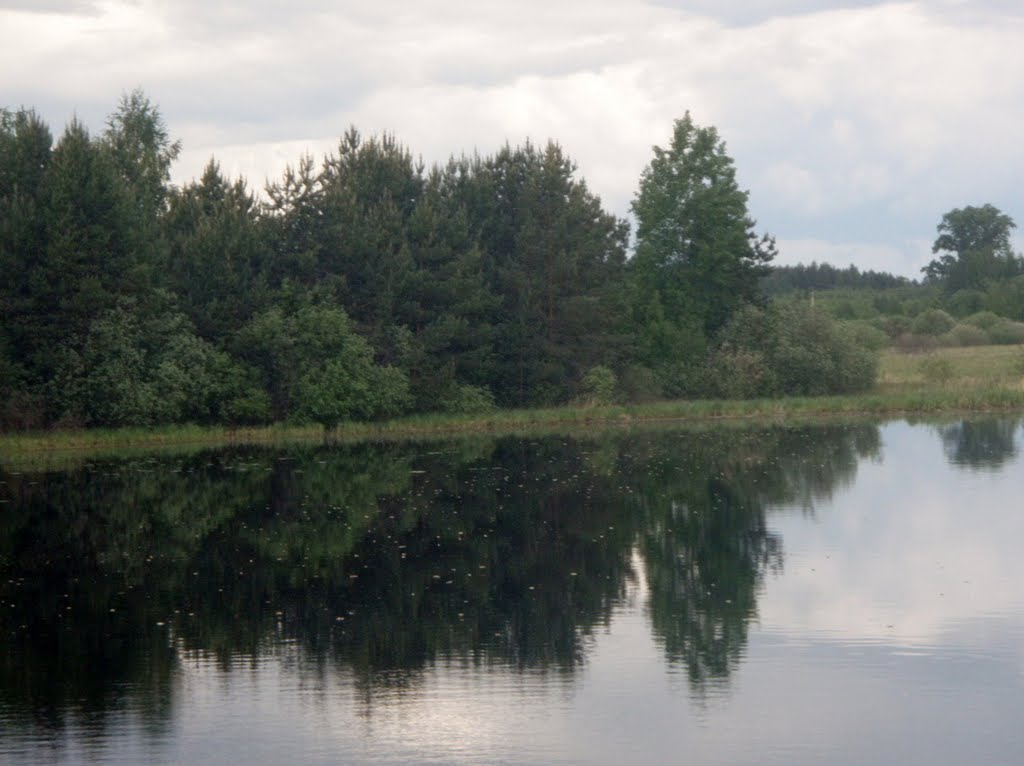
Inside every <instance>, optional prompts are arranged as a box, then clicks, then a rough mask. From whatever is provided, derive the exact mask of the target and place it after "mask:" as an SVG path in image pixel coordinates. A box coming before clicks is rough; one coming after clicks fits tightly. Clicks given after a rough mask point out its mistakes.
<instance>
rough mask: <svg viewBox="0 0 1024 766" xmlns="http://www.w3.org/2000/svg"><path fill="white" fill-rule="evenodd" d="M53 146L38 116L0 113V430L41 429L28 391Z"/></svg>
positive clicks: (22, 112) (37, 319) (35, 341)
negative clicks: (16, 426) (7, 426)
mask: <svg viewBox="0 0 1024 766" xmlns="http://www.w3.org/2000/svg"><path fill="white" fill-rule="evenodd" d="M52 145H53V136H52V134H51V133H50V129H49V127H47V125H46V124H45V123H44V122H43V121H42V120H41V119H40V118H39V117H38V116H37V115H36V114H35V113H34V112H31V111H27V110H20V111H18V112H11V111H6V110H0V274H2V275H3V278H2V279H0V400H2V401H3V402H5V405H3V406H0V428H3V427H4V426H5V425H7V424H11V425H15V424H16V425H21V426H26V427H29V426H33V425H35V426H38V425H40V424H41V423H40V419H41V417H42V413H41V411H40V408H39V406H38V402H33V401H32V400H33V399H34V397H32V396H30V395H29V390H30V389H32V388H34V387H36V386H37V385H38V384H39V383H40V382H41V381H40V380H39V378H38V376H36V375H35V374H34V372H35V371H34V370H33V368H32V365H31V358H32V357H33V355H34V350H35V349H36V348H37V346H38V343H39V338H38V337H37V336H36V333H37V331H38V329H39V323H40V317H39V316H38V313H39V307H38V305H37V303H36V300H35V292H36V290H37V288H38V281H37V278H36V268H37V264H39V263H40V262H41V261H42V259H43V257H44V254H45V250H46V239H47V225H46V222H47V216H46V194H47V192H46V182H47V175H48V172H49V166H50V155H51V150H52Z"/></svg>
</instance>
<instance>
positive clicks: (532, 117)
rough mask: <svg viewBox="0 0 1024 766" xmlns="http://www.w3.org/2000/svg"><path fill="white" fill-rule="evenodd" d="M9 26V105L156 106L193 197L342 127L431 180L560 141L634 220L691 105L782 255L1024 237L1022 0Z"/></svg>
mask: <svg viewBox="0 0 1024 766" xmlns="http://www.w3.org/2000/svg"><path fill="white" fill-rule="evenodd" d="M0 30H2V35H3V40H4V44H3V45H2V46H0V106H7V107H18V106H31V107H35V108H36V109H37V111H39V112H40V113H41V114H42V115H43V116H44V117H45V118H46V119H47V120H48V121H49V122H50V124H51V125H52V126H53V128H54V130H55V132H59V131H60V130H61V129H62V128H63V125H64V123H65V122H66V121H67V119H68V118H69V117H70V116H71V115H73V114H77V115H78V116H79V118H80V119H82V120H83V121H84V122H86V124H87V125H89V126H90V127H91V128H92V129H93V130H100V129H102V126H103V122H104V119H105V117H106V115H107V114H108V113H109V112H110V111H111V110H112V109H113V108H114V107H115V105H116V103H117V101H118V99H119V97H120V95H121V94H122V93H124V92H125V91H128V90H131V89H132V88H135V87H141V88H143V90H145V92H146V93H147V95H148V96H149V97H150V99H151V100H152V101H153V102H154V103H156V104H157V105H158V106H159V107H160V109H161V111H162V113H163V115H164V117H165V119H166V122H167V123H168V126H169V128H170V130H171V132H172V134H173V135H174V136H175V137H177V138H180V139H181V140H182V142H183V144H184V151H183V154H182V157H181V159H180V160H179V162H178V164H177V166H176V168H175V171H174V180H175V181H176V182H177V183H183V182H185V181H187V180H189V179H190V178H192V177H194V176H195V175H197V174H198V173H199V172H200V171H201V169H202V166H203V165H204V164H205V162H206V161H207V160H208V159H209V157H210V156H215V157H216V158H217V159H218V160H219V161H220V162H221V165H222V168H223V169H224V170H225V171H226V172H228V173H230V174H232V175H243V176H244V177H245V178H247V179H248V181H249V182H250V184H251V185H253V186H255V187H257V188H259V187H262V186H263V184H264V181H265V180H266V179H267V178H268V177H269V178H271V179H273V178H276V177H277V176H278V174H279V173H280V172H281V170H282V169H283V168H284V166H285V164H286V163H294V162H295V161H296V159H297V158H298V157H299V156H300V155H301V154H302V153H303V152H311V153H313V154H314V155H322V154H323V153H324V152H327V151H330V150H331V149H332V147H333V146H335V145H336V142H337V139H338V136H340V135H341V133H342V132H343V131H344V130H345V129H346V128H347V127H349V126H350V125H355V126H356V127H358V128H359V129H360V130H361V131H362V132H363V133H364V134H371V133H379V132H381V131H389V132H392V133H394V134H395V135H396V136H397V137H398V138H399V140H401V141H402V142H403V143H405V144H406V145H407V146H408V147H409V148H410V149H411V150H412V151H413V153H414V154H417V155H420V156H422V158H423V159H424V160H425V161H427V162H428V163H430V162H435V161H443V160H444V159H446V158H447V157H448V156H449V155H451V154H460V153H464V152H466V153H471V152H473V151H479V152H480V153H483V154H489V153H491V152H493V151H495V150H496V149H497V148H498V147H500V146H501V145H502V144H503V143H504V142H505V141H509V142H511V143H513V144H515V143H521V142H522V141H524V140H525V139H527V138H530V139H531V140H533V141H535V142H541V143H543V142H545V141H547V140H548V139H554V140H556V141H558V142H559V143H560V144H561V145H562V146H563V147H564V148H565V150H566V151H567V152H568V153H569V154H570V156H572V157H573V158H574V159H575V160H576V162H577V164H578V165H579V170H580V173H581V175H582V176H583V177H584V178H586V180H587V182H588V184H589V185H590V187H591V188H592V189H593V190H594V191H596V192H597V193H598V194H600V195H601V197H602V199H603V200H604V202H605V205H606V206H607V207H608V208H609V209H611V210H613V211H615V212H617V213H619V214H620V215H626V214H628V211H629V202H630V200H631V199H632V196H633V193H634V191H635V189H636V185H637V178H638V177H639V174H640V172H641V170H642V169H643V167H644V165H645V164H646V163H647V161H648V160H649V158H650V156H651V146H652V145H655V144H665V143H667V141H668V139H669V136H670V133H671V128H672V120H673V119H674V118H676V117H679V116H682V114H683V113H684V112H685V111H686V110H690V112H691V113H692V115H693V117H694V119H695V120H696V121H697V122H698V123H699V124H702V125H714V126H715V127H717V128H718V130H719V132H720V133H721V135H722V137H723V138H724V139H725V140H726V142H727V145H728V151H729V153H730V155H731V156H732V157H733V158H734V159H735V161H736V165H737V169H738V174H739V180H740V183H741V185H742V186H743V187H744V188H746V189H749V190H750V208H751V212H752V214H753V215H754V216H755V217H756V218H757V219H758V222H759V229H762V230H767V231H770V232H772V233H774V234H775V235H776V236H777V238H778V241H779V246H780V253H781V255H780V262H783V263H792V262H799V261H803V262H808V261H810V260H812V259H813V260H818V261H829V262H832V263H836V264H840V265H846V264H849V263H851V262H852V263H856V264H857V265H858V266H859V267H861V268H873V269H883V270H887V271H893V272H896V273H901V274H906V275H917V273H918V271H919V269H920V267H921V266H922V265H923V264H924V263H926V262H927V261H928V260H929V259H930V258H931V253H930V244H931V242H932V240H934V238H935V226H936V224H937V223H938V221H939V219H940V218H941V216H942V214H943V213H944V212H946V211H948V210H950V209H952V208H955V207H962V206H964V205H972V204H974V205H980V204H984V203H986V202H991V203H992V204H994V205H996V206H997V207H999V208H1001V209H1002V210H1003V211H1004V212H1006V213H1008V214H1009V215H1011V216H1013V217H1015V218H1017V219H1018V220H1021V221H1022V224H1024V190H1022V185H1021V184H1020V183H1019V182H1018V176H1019V171H1020V169H1021V168H1022V167H1024V141H1021V140H1020V139H1019V137H1018V134H1019V133H1020V126H1021V125H1024V45H1021V40H1022V39H1024V3H1020V2H1018V1H1017V0H970V1H969V2H968V1H967V0H918V1H917V2H872V0H586V1H585V2H584V1H583V0H560V1H559V2H553V1H552V0H543V1H540V0H519V2H515V3H510V2H490V1H489V0H374V2H348V1H347V0H292V1H291V2H288V3H284V2H270V0H250V2H246V3H242V2H238V1H237V0H223V1H221V2H217V1H216V0H214V1H213V2H210V1H209V0H207V1H206V2H201V1H200V0H0ZM1021 245H1024V240H1020V239H1018V249H1022V247H1021Z"/></svg>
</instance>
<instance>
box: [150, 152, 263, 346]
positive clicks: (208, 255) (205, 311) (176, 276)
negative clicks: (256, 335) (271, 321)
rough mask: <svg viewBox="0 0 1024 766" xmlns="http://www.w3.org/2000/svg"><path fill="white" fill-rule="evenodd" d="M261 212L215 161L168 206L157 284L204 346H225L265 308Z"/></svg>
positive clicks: (242, 187) (246, 193)
mask: <svg viewBox="0 0 1024 766" xmlns="http://www.w3.org/2000/svg"><path fill="white" fill-rule="evenodd" d="M259 212H260V208H259V204H258V202H257V201H256V198H255V196H254V195H253V194H252V193H250V192H249V190H248V189H247V188H246V185H245V182H244V181H243V180H241V179H239V180H237V181H235V182H234V183H230V182H228V181H227V180H226V179H225V178H224V177H223V176H222V175H221V173H220V166H219V165H218V164H217V162H216V161H215V160H212V159H211V160H210V162H209V163H208V164H207V166H206V168H205V170H204V171H203V175H202V178H201V179H200V180H199V181H198V182H194V183H191V184H188V185H186V186H185V188H183V189H182V190H181V191H180V192H176V193H174V194H172V196H171V198H170V207H169V210H168V213H167V216H166V221H165V231H166V232H167V238H168V240H169V250H168V265H167V268H166V269H165V270H164V272H163V274H162V283H163V284H164V285H165V286H166V287H167V288H168V289H169V290H170V291H171V292H173V293H174V294H175V295H176V296H177V298H178V305H179V306H180V307H181V309H182V310H183V311H184V312H185V313H186V315H187V316H188V317H189V318H190V319H191V321H192V322H193V323H194V324H195V326H196V329H197V332H198V333H199V335H200V336H201V337H203V338H206V339H208V340H212V341H215V342H221V341H224V340H225V339H226V338H227V337H228V336H230V335H231V334H232V333H234V332H236V331H238V330H239V329H240V328H241V327H242V325H244V324H245V323H246V322H247V321H248V320H249V319H250V318H251V317H252V315H253V314H254V313H256V312H257V311H258V310H260V309H261V308H265V305H264V304H265V303H266V300H267V297H266V295H267V288H266V284H265V283H266V269H267V265H268V262H269V260H270V257H269V252H268V247H267V243H266V241H265V238H264V236H263V229H262V228H261V225H260V218H259Z"/></svg>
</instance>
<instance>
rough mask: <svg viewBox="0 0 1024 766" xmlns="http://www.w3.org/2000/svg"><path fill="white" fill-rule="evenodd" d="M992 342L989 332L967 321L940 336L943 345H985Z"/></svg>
mask: <svg viewBox="0 0 1024 766" xmlns="http://www.w3.org/2000/svg"><path fill="white" fill-rule="evenodd" d="M990 342H991V341H990V338H989V335H988V333H987V332H985V331H984V330H983V329H981V328H980V327H976V326H975V325H972V324H967V323H966V322H961V323H960V324H958V325H957V326H956V327H954V328H953V329H952V330H950V331H949V332H948V333H946V334H945V335H942V336H940V337H939V343H940V344H941V345H943V346H984V345H986V344H988V343H990Z"/></svg>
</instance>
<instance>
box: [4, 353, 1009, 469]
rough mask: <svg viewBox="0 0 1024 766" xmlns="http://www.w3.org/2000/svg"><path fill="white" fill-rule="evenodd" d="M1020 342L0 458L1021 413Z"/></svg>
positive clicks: (96, 437) (98, 436)
mask: <svg viewBox="0 0 1024 766" xmlns="http://www.w3.org/2000/svg"><path fill="white" fill-rule="evenodd" d="M1022 359H1024V352H1022V351H1021V349H1020V348H1019V347H1009V348H1008V347H1005V346H992V347H975V348H954V349H942V350H939V351H936V352H932V353H929V354H903V353H899V352H893V351H887V352H885V353H884V354H883V355H882V359H881V369H880V373H879V384H878V386H877V387H876V389H875V390H874V391H872V392H869V393H866V394H858V395H853V396H823V397H787V398H782V399H755V400H744V401H732V400H715V401H673V402H658V403H652V404H639V405H614V406H607V407H559V408H552V409H534V410H500V411H496V412H493V413H488V414H485V415H443V414H429V415H414V416H409V417H405V418H399V419H395V420H390V421H385V422H380V423H347V424H343V425H341V426H340V427H338V428H337V429H334V430H333V431H331V432H329V433H326V434H325V432H324V430H323V429H322V428H321V427H320V426H316V425H287V424H277V425H272V426H264V427H246V428H239V427H226V426H206V427H202V426H165V427H159V428H120V429H86V430H80V431H54V432H38V433H28V434H6V435H0V460H3V459H5V458H9V457H13V456H16V455H19V454H20V455H24V454H26V453H39V452H46V451H74V452H106V451H109V450H119V449H129V450H130V449H159V448H162V447H173V446H189V445H193V446H210V447H217V446H227V445H233V444H276V443H295V442H313V441H322V440H324V439H325V438H327V439H330V440H334V441H340V442H352V441H361V440H375V439H376V440H380V439H408V438H420V437H424V436H432V435H447V434H462V433H516V432H529V431H534V430H558V429H561V428H592V427H616V426H625V425H630V424H637V423H646V422H657V421H673V420H676V421H690V422H700V421H721V420H762V421H765V422H779V421H789V420H792V419H802V418H817V417H828V416H879V417H884V416H904V415H931V414H938V413H950V414H958V413H970V412H994V411H1014V410H1024V375H1022V373H1021V360H1022Z"/></svg>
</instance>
